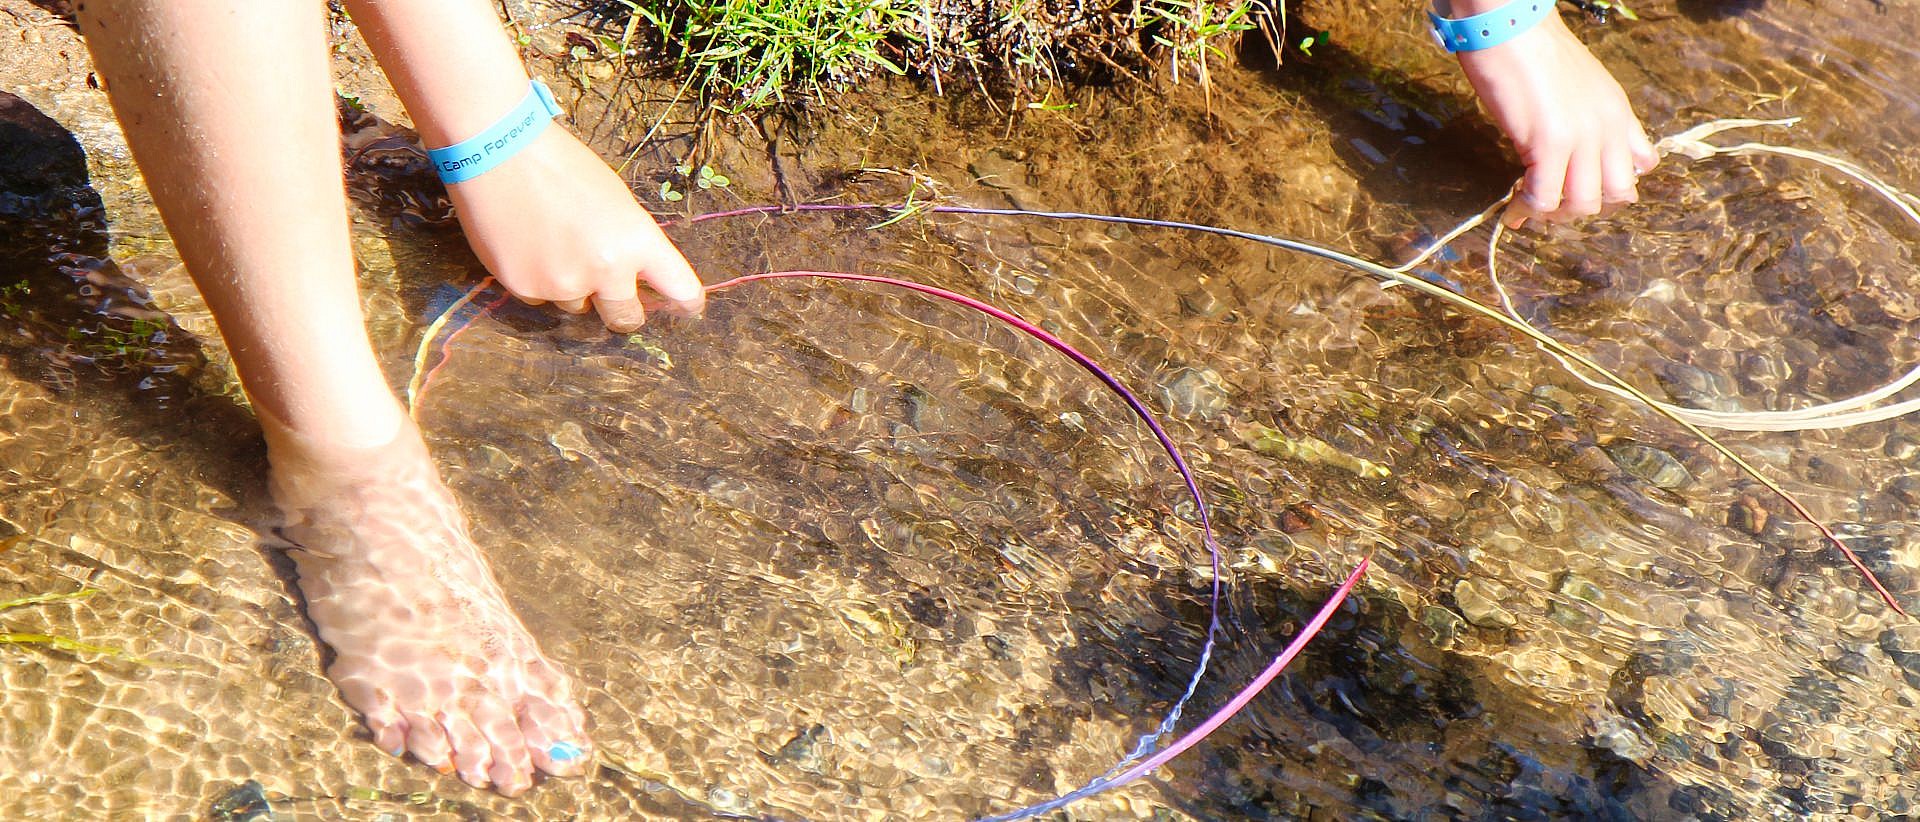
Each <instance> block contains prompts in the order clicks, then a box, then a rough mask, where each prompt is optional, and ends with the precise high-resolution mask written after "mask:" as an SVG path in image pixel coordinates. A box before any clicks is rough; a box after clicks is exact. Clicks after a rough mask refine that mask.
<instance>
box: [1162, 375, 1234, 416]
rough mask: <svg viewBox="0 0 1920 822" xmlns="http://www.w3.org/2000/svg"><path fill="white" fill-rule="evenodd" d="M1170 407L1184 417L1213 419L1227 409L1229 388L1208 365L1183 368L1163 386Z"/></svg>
mask: <svg viewBox="0 0 1920 822" xmlns="http://www.w3.org/2000/svg"><path fill="white" fill-rule="evenodd" d="M1161 390H1162V392H1163V393H1164V394H1165V395H1166V399H1167V406H1168V407H1169V408H1172V409H1173V411H1174V413H1176V414H1179V415H1180V416H1183V417H1203V418H1208V419H1211V418H1212V417H1213V416H1214V415H1215V414H1218V413H1220V412H1221V411H1224V410H1226V408H1227V401H1228V389H1227V384H1226V381H1225V380H1222V379H1221V378H1220V373H1219V372H1217V371H1214V370H1213V369H1211V368H1207V367H1205V366H1201V367H1190V368H1182V369H1180V370H1179V371H1177V372H1175V373H1174V375H1173V378H1172V379H1170V380H1168V381H1167V382H1166V383H1165V384H1164V385H1163V386H1162V388H1161Z"/></svg>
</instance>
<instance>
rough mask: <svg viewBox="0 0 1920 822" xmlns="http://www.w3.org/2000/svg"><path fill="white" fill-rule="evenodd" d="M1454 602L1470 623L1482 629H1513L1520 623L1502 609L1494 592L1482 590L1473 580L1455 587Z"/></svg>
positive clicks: (1510, 612) (1465, 581)
mask: <svg viewBox="0 0 1920 822" xmlns="http://www.w3.org/2000/svg"><path fill="white" fill-rule="evenodd" d="M1453 601H1454V602H1455V603H1456V604H1458V605H1459V606H1460V614H1461V615H1462V616H1464V617H1466V618H1467V621H1468V622H1471V623H1473V624H1475V625H1478V626H1480V627H1482V628H1511V627H1513V626H1514V625H1516V624H1518V623H1519V621H1520V620H1519V619H1517V618H1515V617H1514V615H1513V612H1512V611H1509V610H1507V609H1505V608H1502V607H1500V604H1499V603H1498V602H1497V601H1495V598H1494V596H1493V595H1492V592H1490V591H1482V590H1480V588H1479V587H1476V586H1475V585H1474V584H1473V582H1472V581H1471V580H1465V579H1463V580H1460V581H1459V582H1458V583H1456V584H1455V585H1454V586H1453Z"/></svg>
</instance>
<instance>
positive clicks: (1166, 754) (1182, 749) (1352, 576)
mask: <svg viewBox="0 0 1920 822" xmlns="http://www.w3.org/2000/svg"><path fill="white" fill-rule="evenodd" d="M1370 562H1371V560H1370V559H1369V558H1367V557H1361V558H1360V564H1359V565H1356V566H1354V568H1353V572H1352V573H1349V574H1347V579H1346V581H1345V582H1342V583H1340V587H1339V588H1338V589H1336V590H1335V591H1334V592H1333V595H1332V596H1330V597H1328V598H1327V601H1326V602H1325V603H1323V604H1321V606H1320V610H1319V611H1318V612H1316V613H1315V614H1314V615H1313V619H1311V620H1308V621H1307V624H1306V627H1304V628H1301V629H1300V633H1298V634H1296V635H1294V637H1293V641H1292V642H1289V643H1287V647H1286V650H1284V651H1281V652H1280V655H1279V656H1276V657H1274V658H1273V661H1272V662H1270V663H1268V664H1267V667H1266V670H1263V671H1261V672H1260V675H1259V676H1256V677H1254V678H1253V681H1252V682H1249V683H1247V685H1246V687H1244V688H1241V689H1240V691H1239V693H1236V694H1234V695H1233V698H1232V699H1230V700H1228V701H1227V704H1226V705H1224V706H1222V707H1221V708H1220V710H1217V711H1214V712H1213V715H1212V716H1209V717H1207V720H1206V721H1205V722H1202V723H1200V724H1199V726H1197V727H1195V728H1194V729H1193V730H1191V731H1188V732H1187V733H1186V735H1184V736H1182V737H1180V738H1179V739H1177V740H1174V743H1173V744H1172V745H1168V746H1167V747H1166V748H1165V749H1163V750H1161V751H1160V752H1159V753H1156V754H1154V755H1153V756H1152V757H1151V758H1149V759H1147V760H1146V761H1144V762H1141V763H1139V764H1137V765H1134V766H1133V767H1131V768H1128V769H1127V770H1126V771H1125V772H1124V773H1121V774H1120V775H1118V776H1112V775H1111V774H1112V771H1109V772H1108V774H1109V775H1108V776H1102V777H1100V778H1099V779H1095V780H1094V781H1092V782H1089V783H1087V784H1086V785H1084V786H1082V787H1080V788H1079V789H1077V790H1074V791H1073V792H1071V793H1066V794H1062V795H1060V796H1057V797H1054V798H1053V799H1049V800H1047V801H1045V802H1041V803H1039V804H1035V805H1028V806H1027V807H1024V808H1021V809H1019V810H1017V811H1012V812H1010V813H1006V814H1002V815H1000V816H990V817H987V818H985V819H982V820H980V822H1011V821H1012V820H1015V819H1027V818H1030V817H1034V816H1038V815H1040V814H1043V813H1047V812H1048V811H1055V810H1059V809H1061V808H1064V807H1066V806H1068V805H1070V804H1073V803H1074V802H1078V801H1080V800H1082V799H1086V798H1088V797H1091V796H1094V795H1096V794H1100V793H1104V792H1106V791H1110V790H1113V789H1114V788H1118V787H1120V786H1122V785H1125V784H1127V783H1129V782H1132V781H1134V780H1136V779H1139V778H1140V777H1143V776H1146V775H1147V774H1149V773H1152V772H1153V770H1154V769H1155V768H1158V767H1160V766H1161V765H1165V764H1167V763H1168V762H1170V761H1172V760H1173V758H1174V757H1176V756H1179V755H1180V754H1183V753H1186V751H1187V749H1189V748H1192V747H1193V746H1195V745H1198V744H1200V740H1202V739H1206V738H1207V737H1208V736H1209V735H1211V734H1212V733H1213V732H1214V731H1216V730H1219V728H1220V726H1221V725H1224V724H1226V722H1227V720H1229V719H1232V718H1233V717H1234V715H1235V714H1238V713H1240V709H1242V708H1245V707H1247V703H1249V702H1252V701H1253V698H1254V697H1255V696H1257V695H1259V693H1260V692H1261V691H1262V690H1265V689H1266V687H1267V685H1268V684H1269V683H1271V682H1273V680H1274V678H1275V677H1277V676H1279V675H1280V672H1281V671H1283V670H1285V669H1286V667H1287V665H1288V664H1289V663H1291V662H1293V658H1294V657H1296V656H1299V655H1300V651H1301V650H1302V649H1304V648H1306V647H1307V643H1308V642H1310V641H1312V640H1313V638H1314V637H1315V636H1318V635H1319V633H1320V629H1321V628H1323V627H1326V624H1327V620H1328V619H1330V618H1331V617H1332V616H1333V612H1334V611H1335V610H1337V609H1338V608H1339V607H1340V603H1342V602H1345V601H1346V599H1347V595H1348V594H1350V593H1352V592H1353V586H1354V585H1355V584H1356V583H1358V582H1359V581H1360V577H1361V575H1363V574H1365V573H1366V572H1367V566H1368V565H1369V564H1370Z"/></svg>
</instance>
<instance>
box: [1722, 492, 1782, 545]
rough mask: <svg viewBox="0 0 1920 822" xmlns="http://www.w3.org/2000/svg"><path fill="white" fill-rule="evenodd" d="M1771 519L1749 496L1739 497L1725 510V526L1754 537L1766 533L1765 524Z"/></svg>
mask: <svg viewBox="0 0 1920 822" xmlns="http://www.w3.org/2000/svg"><path fill="white" fill-rule="evenodd" d="M1771 518H1772V515H1770V514H1768V513H1767V509H1766V508H1764V507H1762V506H1761V505H1760V501H1759V500H1757V499H1754V498H1753V497H1752V496H1751V495H1743V496H1741V497H1740V498H1739V499H1737V500H1734V501H1733V505H1732V506H1730V507H1729V508H1727V525H1729V526H1732V527H1734V528H1736V529H1739V530H1741V531H1744V532H1746V533H1749V534H1752V535H1754V536H1759V535H1761V534H1763V533H1766V530H1767V523H1768V522H1769V521H1770V520H1771Z"/></svg>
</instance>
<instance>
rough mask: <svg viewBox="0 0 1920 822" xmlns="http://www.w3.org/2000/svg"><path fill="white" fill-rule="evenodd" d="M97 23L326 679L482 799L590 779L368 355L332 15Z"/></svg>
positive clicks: (159, 7) (176, 0) (131, 2)
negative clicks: (326, 659) (253, 413)
mask: <svg viewBox="0 0 1920 822" xmlns="http://www.w3.org/2000/svg"><path fill="white" fill-rule="evenodd" d="M80 14H81V17H82V26H83V29H84V31H85V33H86V36H87V43H88V47H89V48H90V49H91V51H92V53H93V57H94V62H95V63H96V65H97V67H98V69H99V71H100V73H101V75H102V76H103V77H104V78H105V79H106V82H107V84H108V90H109V91H110V92H112V94H113V102H114V108H115V111H116V113H117V114H118V115H119V117H120V121H121V124H122V126H123V127H124V128H125V130H126V132H127V138H128V142H129V143H130V144H131V145H132V147H133V150H134V155H135V157H136V159H138V160H139V161H140V166H141V169H142V171H143V172H144V173H145V175H146V179H147V184H148V186H149V188H150V189H151V191H152V192H153V195H154V199H155V200H156V201H157V202H158V203H159V205H160V211H161V215H162V217H164V218H165V220H166V223H167V228H168V231H169V232H170V233H171V234H172V235H173V237H174V240H175V242H176V243H177V244H178V246H179V249H180V253H181V256H182V257H183V258H184V259H185V261H186V264H187V268H188V270H189V271H190V272H192V274H193V278H194V282H195V283H196V284H197V285H198V286H199V288H200V291H201V293H202V294H203V295H204V296H205V298H206V300H207V303H208V305H209V306H211V308H212V309H213V312H214V316H215V318H216V319H217V320H218V322H219V324H220V331H221V334H222V336H223V337H225V339H226V342H227V346H228V348H229V349H230V350H231V351H232V352H233V357H234V361H235V364H236V366H237V367H238V370H239V372H240V376H241V380H242V382H243V383H244V385H245V386H246V389H247V393H248V396H249V397H251V398H252V399H253V402H254V405H255V407H256V409H258V411H259V416H260V419H261V423H262V425H263V427H264V428H265V429H266V434H267V443H268V448H269V455H270V458H271V461H272V464H273V473H274V477H273V484H274V491H275V495H276V499H277V500H278V501H279V502H280V503H281V504H282V506H283V507H284V508H286V509H288V514H289V518H290V519H291V520H292V525H291V527H290V528H289V536H291V537H292V538H293V539H295V540H296V541H298V542H300V543H301V545H302V546H303V548H302V549H301V550H296V551H294V552H293V556H294V559H295V560H296V562H297V563H298V566H299V571H300V586H301V590H302V592H303V594H305V596H306V599H307V603H308V612H309V614H310V615H311V616H312V617H313V619H314V622H315V623H316V624H317V625H318V626H319V630H320V637H321V639H322V640H324V641H326V642H327V644H328V645H330V646H331V647H332V648H333V650H334V652H335V654H336V659H335V662H334V664H333V665H332V666H331V667H330V668H329V669H328V675H329V676H331V677H332V678H333V679H334V681H335V682H336V683H337V684H338V685H339V686H340V689H341V694H342V696H343V697H344V698H345V699H346V701H347V702H348V703H349V704H350V705H352V706H353V707H354V708H355V709H357V710H359V711H360V712H361V713H363V714H365V716H366V720H367V724H368V726H369V728H370V729H371V730H372V732H373V735H374V738H375V740H376V741H377V742H378V743H379V744H380V745H381V747H382V748H383V749H385V750H389V751H393V752H394V753H396V754H400V753H404V752H407V751H411V752H412V753H413V754H414V755H415V756H416V757H418V758H419V759H421V760H422V761H424V762H426V763H427V764H429V765H433V766H435V767H438V768H440V769H442V770H443V771H446V770H454V769H457V770H458V771H459V773H460V775H461V778H463V779H465V780H466V781H467V782H469V783H472V784H474V785H476V786H485V785H488V784H491V785H493V786H494V787H496V788H497V789H499V790H501V791H502V792H504V793H509V794H512V793H517V792H519V791H521V790H525V789H526V788H527V787H528V785H530V784H531V779H532V772H533V769H534V768H535V767H536V766H538V767H539V768H540V769H541V770H544V771H547V772H548V773H555V774H569V773H577V772H578V771H579V770H580V769H581V768H582V767H583V766H584V764H585V763H584V759H585V757H584V752H583V750H582V749H584V748H585V747H586V744H587V743H586V737H585V735H584V732H583V727H582V717H581V714H580V711H579V708H578V707H577V706H576V705H575V704H574V702H573V700H572V698H571V696H570V694H569V690H570V684H569V682H568V680H567V678H566V676H565V675H564V674H563V673H561V672H560V671H559V670H558V669H557V668H556V667H555V666H553V665H552V664H551V663H549V662H547V661H546V660H545V659H543V658H542V657H541V656H540V653H539V650H538V649H537V647H536V646H535V644H534V642H533V640H532V638H531V637H529V636H528V635H527V633H526V630H525V629H524V628H522V627H521V625H520V623H519V621H518V620H517V619H516V618H515V617H514V616H513V614H512V612H511V611H510V610H508V607H507V605H506V602H505V599H504V597H502V596H501V594H500V591H499V588H498V586H497V585H496V584H495V583H494V581H493V578H492V576H491V574H490V572H489V571H488V570H487V568H486V563H485V561H484V560H483V559H482V558H481V557H480V555H479V553H478V551H477V549H476V548H475V546H474V545H473V542H472V540H471V539H470V538H469V537H468V535H467V531H466V527H465V523H464V520H463V519H462V518H461V516H460V513H459V510H458V507H457V506H456V505H455V503H454V501H453V499H452V497H451V496H450V495H449V494H448V493H447V491H446V489H445V487H444V486H443V485H441V483H440V480H439V478H438V476H437V475H436V473H435V470H434V467H433V464H432V462H431V460H430V459H429V458H428V456H427V453H426V449H425V447H424V445H423V444H422V443H421V441H420V436H419V432H418V431H417V430H416V429H414V428H413V426H412V425H411V423H409V422H408V420H407V417H406V414H405V413H404V412H403V411H402V410H401V407H400V405H399V403H398V401H397V400H396V399H395V398H394V396H393V394H392V391H391V389H390V388H389V387H388V386H387V385H386V382H385V380H384V378H383V377H382V375H381V372H380V369H379V367H378V364H377V362H376V361H375V358H374V355H373V351H372V348H371V346H370V344H369V343H368V342H367V338H366V333H365V330H364V326H363V321H362V318H361V315H360V309H359V300H358V297H357V293H356V285H355V281H354V266H353V258H352V253H351V249H350V246H349V239H348V233H347V232H348V227H347V226H348V223H347V205H346V196H345V193H344V186H343V184H342V180H341V175H340V166H339V147H338V136H337V131H336V128H335V121H334V114H333V107H332V105H331V91H330V90H331V81H330V76H329V73H328V70H327V53H326V41H325V34H324V32H325V20H324V18H323V17H322V6H321V5H320V4H319V3H315V2H312V0H254V1H253V2H246V3H212V2H188V1H187V0H87V2H85V3H82V4H80Z"/></svg>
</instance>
